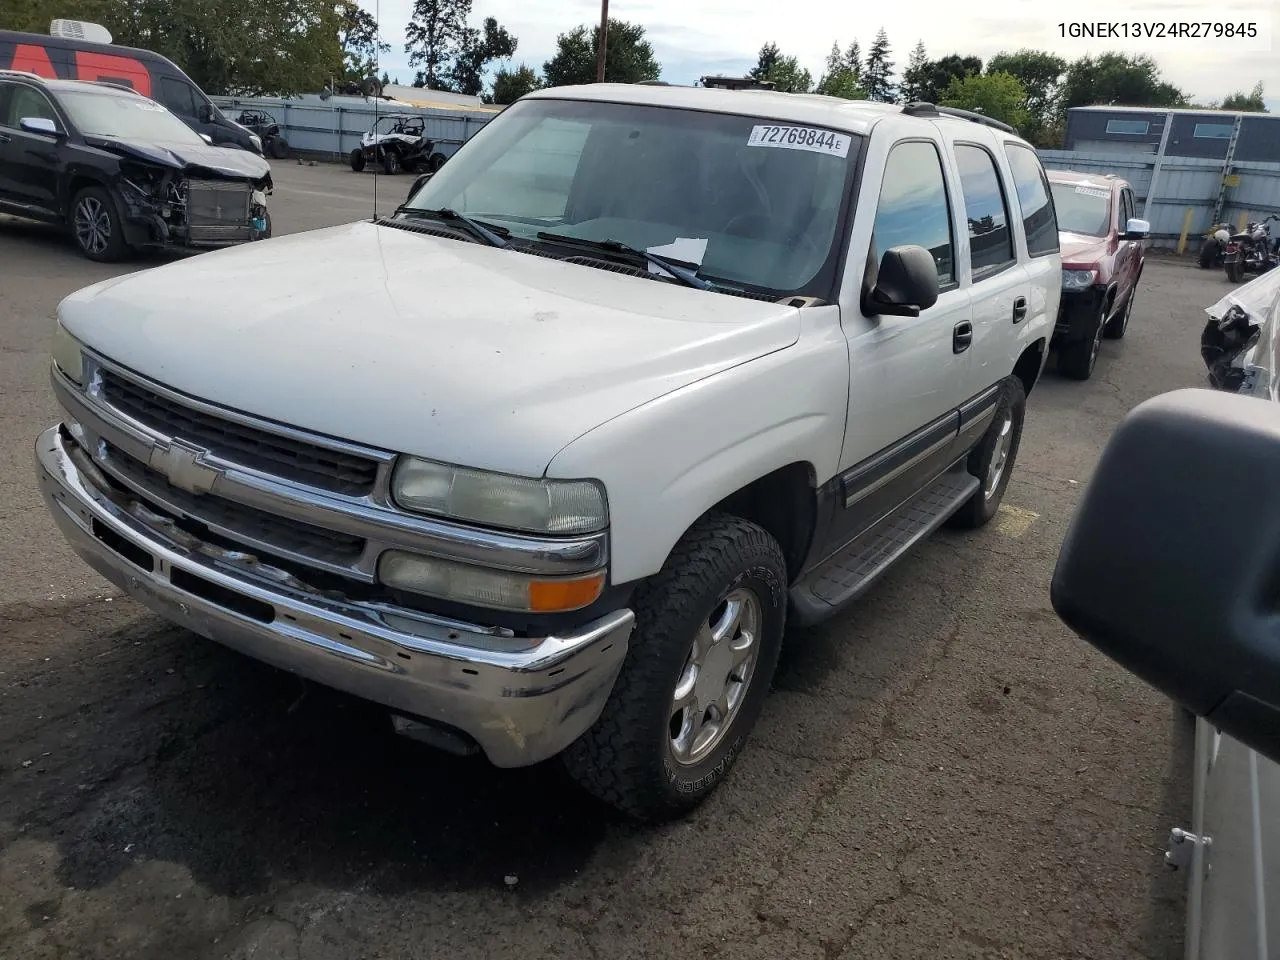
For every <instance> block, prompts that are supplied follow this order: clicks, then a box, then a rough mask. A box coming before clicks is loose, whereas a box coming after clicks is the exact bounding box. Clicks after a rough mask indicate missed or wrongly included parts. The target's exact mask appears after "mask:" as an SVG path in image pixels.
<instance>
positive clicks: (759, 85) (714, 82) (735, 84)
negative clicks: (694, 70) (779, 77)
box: [698, 76, 777, 90]
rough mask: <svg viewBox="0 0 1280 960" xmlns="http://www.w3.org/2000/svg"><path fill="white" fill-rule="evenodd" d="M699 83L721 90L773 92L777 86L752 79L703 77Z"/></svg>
mask: <svg viewBox="0 0 1280 960" xmlns="http://www.w3.org/2000/svg"><path fill="white" fill-rule="evenodd" d="M698 83H700V84H701V85H702V86H704V87H715V88H718V89H720V90H773V89H774V88H775V87H776V86H777V84H775V83H774V82H773V81H772V80H753V79H752V78H751V77H724V76H714V77H702V78H701V79H700V80H699V81H698Z"/></svg>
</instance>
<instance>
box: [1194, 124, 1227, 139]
mask: <svg viewBox="0 0 1280 960" xmlns="http://www.w3.org/2000/svg"><path fill="white" fill-rule="evenodd" d="M1234 130H1235V126H1234V125H1232V124H1230V123H1197V124H1196V132H1195V136H1196V139H1198V140H1230V139H1231V133H1232V131H1234Z"/></svg>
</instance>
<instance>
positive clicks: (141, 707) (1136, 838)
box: [0, 162, 1226, 960]
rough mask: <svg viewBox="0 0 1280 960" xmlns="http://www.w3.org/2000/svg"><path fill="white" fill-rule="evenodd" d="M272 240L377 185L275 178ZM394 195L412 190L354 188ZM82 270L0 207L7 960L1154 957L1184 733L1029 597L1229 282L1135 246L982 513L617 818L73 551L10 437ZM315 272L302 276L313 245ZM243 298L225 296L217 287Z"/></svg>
mask: <svg viewBox="0 0 1280 960" xmlns="http://www.w3.org/2000/svg"><path fill="white" fill-rule="evenodd" d="M275 167H276V177H277V182H278V187H277V189H276V193H275V195H274V197H273V198H272V217H273V224H274V229H275V231H276V232H277V233H289V232H295V231H299V230H307V229H313V228H316V227H320V226H324V225H326V224H334V223H343V222H347V221H350V220H355V219H359V218H361V217H366V216H368V215H369V213H370V211H371V210H372V206H373V197H372V194H373V187H374V184H375V177H374V176H373V175H372V174H369V173H364V174H354V173H352V172H351V171H350V170H348V169H346V168H343V167H329V166H323V165H322V166H314V167H312V166H300V165H297V164H294V163H289V162H277V163H276V165H275ZM376 182H377V188H378V194H379V196H378V207H379V209H380V210H381V211H382V212H389V211H390V209H392V208H393V207H394V206H395V205H396V204H397V203H399V202H400V201H401V200H402V199H403V196H404V192H405V190H407V188H408V186H409V183H410V178H409V177H407V176H398V177H382V176H379V177H377V178H376ZM165 259H166V258H165V257H150V258H148V259H146V260H145V261H142V262H134V263H130V264H125V265H120V266H116V267H104V266H98V265H93V264H90V263H88V262H86V261H84V260H82V259H81V258H80V257H79V256H78V255H77V254H76V253H75V252H74V250H73V249H72V248H71V246H70V244H69V242H67V241H65V240H63V239H62V238H60V237H59V236H57V235H56V234H55V233H54V232H53V231H52V230H50V229H48V228H44V227H39V226H31V225H24V224H21V223H18V222H17V221H12V220H5V219H3V218H0V344H2V345H3V350H0V523H2V527H0V529H3V536H0V649H2V651H3V657H2V658H0V957H4V958H6V960H28V958H31V960H45V958H48V960H53V958H58V960H80V958H85V960H88V958H93V960H110V958H117V957H118V958H128V960H152V958H154V960H177V958H195V960H215V958H218V960H221V958H231V960H248V958H250V957H252V958H256V960H275V958H301V960H313V958H314V960H328V958H334V960H338V958H343V960H346V958H369V960H372V958H396V960H410V958H449V960H470V958H489V960H505V958H513V960H514V958H519V960H532V958H543V957H555V958H565V960H570V958H573V960H576V958H584V960H585V958H591V960H604V958H608V960H629V958H641V957H644V958H665V957H672V958H675V957H681V958H686V957H699V958H716V957H726V958H727V957H732V958H735V960H752V958H760V960H809V958H816V960H862V958H873V957H875V958H878V957H884V958H904V960H905V958H921V960H924V958H928V960H944V958H1027V960H1050V958H1052V960H1061V958H1067V957H1071V958H1090V960H1094V958H1097V960H1104V958H1105V960H1110V958H1151V960H1157V958H1159V960H1165V958H1168V960H1175V958H1178V957H1180V956H1181V950H1182V929H1183V913H1182V911H1183V906H1184V904H1183V900H1184V898H1183V891H1182V878H1181V876H1179V875H1177V874H1171V873H1168V872H1166V871H1165V870H1164V868H1163V866H1162V863H1161V854H1162V851H1163V844H1164V841H1165V839H1166V837H1167V834H1168V830H1169V828H1170V827H1173V826H1177V825H1184V826H1186V825H1189V820H1190V796H1191V783H1190V780H1189V774H1190V750H1191V740H1190V736H1191V734H1190V727H1189V725H1187V724H1184V723H1182V722H1181V720H1180V719H1179V718H1178V717H1177V716H1176V714H1175V711H1174V710H1173V709H1172V708H1171V706H1170V704H1169V703H1168V702H1167V701H1166V700H1164V699H1163V698H1162V697H1160V696H1158V695H1156V694H1154V693H1152V692H1151V691H1149V690H1148V689H1146V688H1145V687H1144V686H1143V685H1142V684H1140V683H1139V682H1137V681H1136V680H1134V679H1133V678H1131V677H1130V676H1129V675H1127V674H1126V673H1125V672H1124V671H1123V670H1121V669H1120V668H1119V667H1118V666H1116V665H1114V664H1112V663H1110V662H1109V661H1107V660H1106V659H1104V658H1103V657H1102V656H1101V655H1099V654H1097V653H1095V652H1094V651H1093V650H1092V649H1091V648H1089V647H1088V646H1087V645H1085V644H1084V643H1083V642H1082V641H1080V640H1078V639H1077V638H1075V637H1074V636H1073V635H1071V634H1070V633H1069V632H1068V631H1067V630H1066V628H1065V627H1063V626H1062V624H1061V623H1060V622H1059V621H1058V619H1057V618H1056V616H1055V615H1054V614H1053V611H1052V609H1051V608H1050V605H1049V597H1048V584H1049V578H1050V574H1051V571H1052V567H1053V563H1054V560H1055V558H1056V555H1057V550H1058V546H1059V543H1060V542H1061V538H1062V536H1063V533H1064V532H1065V528H1066V524H1067V522H1068V521H1069V519H1070V517H1071V514H1072V512H1073V510H1074V509H1075V506H1076V503H1077V502H1078V500H1079V496H1080V493H1081V490H1082V487H1083V485H1084V483H1085V482H1086V481H1087V480H1088V479H1089V475H1090V472H1091V470H1092V468H1093V464H1094V462H1095V460H1096V458H1097V456H1098V453H1099V451H1100V449H1101V447H1102V444H1103V443H1104V442H1105V440H1106V438H1107V437H1108V436H1109V434H1110V432H1111V431H1112V429H1113V428H1114V426H1115V425H1116V423H1117V422H1118V420H1119V419H1120V418H1121V417H1122V416H1123V415H1124V413H1125V412H1127V411H1128V410H1129V409H1131V408H1132V407H1133V406H1134V405H1135V404H1137V403H1139V402H1141V401H1142V400H1144V399H1146V398H1147V397H1150V396H1153V395H1155V394H1157V393H1161V392H1164V391H1167V390H1171V389H1175V388H1178V387H1183V386H1199V385H1202V384H1203V382H1204V377H1203V367H1202V365H1201V362H1200V358H1199V335H1200V330H1201V327H1202V325H1203V321H1204V315H1203V313H1202V312H1201V308H1202V307H1203V306H1205V305H1208V304H1210V303H1212V302H1214V301H1215V300H1217V299H1218V298H1219V297H1220V296H1221V295H1222V293H1223V292H1224V290H1225V289H1226V285H1225V280H1224V279H1223V277H1222V274H1221V273H1220V272H1217V271H1214V272H1207V271H1205V272H1202V271H1199V270H1196V269H1194V268H1192V267H1190V266H1188V265H1185V264H1181V263H1176V262H1172V261H1170V260H1167V259H1163V258H1152V259H1151V260H1150V261H1149V263H1148V266H1147V270H1146V276H1145V277H1144V280H1143V285H1142V288H1141V291H1140V294H1139V299H1138V301H1137V306H1136V308H1135V311H1134V316H1133V320H1132V322H1131V324H1130V329H1129V334H1128V336H1127V337H1126V338H1125V340H1123V341H1121V342H1119V343H1113V342H1111V341H1107V342H1105V343H1104V346H1103V352H1102V357H1101V359H1100V361H1099V367H1098V371H1097V373H1096V374H1095V377H1094V379H1093V380H1091V381H1089V382H1087V383H1077V382H1073V381H1068V380H1064V379H1060V378H1058V377H1057V376H1056V375H1054V374H1053V372H1052V369H1051V370H1050V372H1048V373H1047V374H1046V378H1045V379H1044V380H1043V381H1042V383H1041V384H1040V385H1039V386H1038V387H1037V388H1036V390H1035V391H1034V392H1033V393H1032V395H1031V397H1030V400H1029V403H1028V413H1027V425H1026V432H1025V435H1024V437H1023V444H1022V450H1021V452H1020V454H1019V457H1018V462H1017V465H1016V467H1015V470H1014V474H1013V479H1012V483H1011V485H1010V487H1009V491H1008V494H1007V496H1006V498H1005V507H1004V508H1003V509H1002V511H1001V514H1000V515H999V517H998V518H997V519H996V521H995V522H993V524H992V525H990V526H989V527H988V528H986V529H985V530H982V531H978V532H975V533H962V534H956V533H950V532H947V533H943V534H940V535H938V536H936V537H934V538H933V539H932V540H930V541H929V542H927V543H926V544H924V545H923V546H922V547H921V548H920V549H918V550H917V551H916V552H915V554H914V555H913V556H911V557H910V558H908V559H907V560H906V561H905V562H904V563H903V564H901V565H900V566H899V567H898V568H897V569H896V570H894V571H893V572H892V573H891V574H890V575H889V576H888V577H887V579H885V580H884V581H883V582H881V583H880V584H879V585H878V586H877V587H876V588H875V589H873V590H872V591H871V592H870V593H869V595H868V596H867V597H866V598H865V600H863V601H862V602H861V603H859V604H858V605H857V607H856V608H855V609H853V610H851V611H850V612H848V613H847V614H845V615H844V616H841V617H839V618H838V619H836V620H835V621H833V622H831V623H828V624H826V625H824V626H822V627H821V628H818V629H815V630H811V631H793V632H792V633H791V634H790V635H789V637H788V648H787V651H786V653H785V655H784V661H783V664H782V666H781V668H780V671H779V675H778V678H777V682H776V684H775V690H774V692H773V694H772V695H771V697H770V698H769V700H768V702H767V704H766V707H765V712H764V715H763V717H762V719H761V722H760V724H759V727H758V728H757V730H756V732H755V734H754V736H753V737H752V740H751V742H750V744H749V745H748V748H747V750H746V751H745V753H744V754H743V755H742V757H741V759H740V761H739V763H738V765H737V767H736V769H735V770H734V773H733V775H732V776H731V778H730V779H729V780H728V781H727V782H726V783H725V784H724V786H723V787H722V788H721V789H720V790H719V791H718V793H717V795H716V796H714V797H713V798H712V800H711V801H710V802H708V803H707V804H706V805H705V806H704V807H703V808H702V809H700V810H699V811H698V812H696V813H695V814H694V815H693V816H692V817H691V818H689V819H688V820H687V821H685V822H682V823H679V824H676V825H671V826H667V827H662V828H658V829H653V828H639V827H636V826H634V825H632V824H629V823H627V822H624V821H622V820H620V819H619V818H617V817H615V816H613V815H611V814H610V813H609V812H608V811H606V810H603V809H602V808H601V807H600V806H598V805H596V804H595V803H594V802H592V801H590V800H588V799H586V798H585V797H584V796H583V795H581V794H580V793H579V792H578V791H577V790H576V789H575V788H574V787H573V786H572V785H571V784H570V783H569V782H568V781H567V779H566V778H565V776H564V775H563V774H562V773H561V772H560V770H559V768H558V767H557V765H556V764H555V763H548V764H545V765H542V766H540V767H536V768H532V769H529V770H523V771H497V770H494V769H492V768H489V767H488V766H487V765H486V764H485V763H484V762H483V761H482V760H479V759H467V760H460V759H454V758H449V757H444V756H441V755H439V754H436V753H433V752H432V751H430V750H429V749H428V748H426V747H424V746H421V745H418V744H415V743H412V742H408V741H404V740H400V739H398V738H396V737H395V736H394V735H393V734H392V733H391V731H390V728H389V724H388V722H387V721H386V718H385V716H384V715H383V714H382V713H381V711H379V710H377V709H376V708H373V707H371V706H369V705H366V704H363V703H360V702H358V701H356V700H353V699H351V698H348V697H345V696H343V695H340V694H337V693H334V692H331V691H327V690H324V689H322V688H319V687H316V686H314V685H306V684H304V683H302V682H301V681H299V680H297V679H296V678H294V677H291V676H289V675H287V674H283V673H280V672H277V671H275V670H272V669H270V668H268V667H265V666H263V665H261V664H258V663H256V662H254V661H252V660H249V659H246V658H244V657H241V656H239V655H237V654H234V653H232V652H230V651H228V650H225V649H223V648H221V647H219V646H217V645H215V644H212V643H209V642H207V641H204V640H201V639H199V638H197V637H195V636H193V635H191V634H187V633H184V632H183V631H181V630H178V629H175V628H172V627H170V626H168V625H167V624H165V623H164V622H163V621H161V620H159V619H158V618H156V617H154V616H152V615H150V614H149V613H147V612H146V611H145V610H144V609H143V608H141V607H139V606H138V605H136V604H134V603H133V602H132V601H129V600H127V599H124V598H122V597H121V596H119V595H118V594H117V593H115V592H114V590H113V589H111V588H109V587H108V586H107V585H106V584H105V582H104V581H101V580H99V579H98V578H97V577H96V576H95V575H93V574H92V573H90V572H89V571H88V570H87V568H85V567H84V566H83V565H82V564H81V563H80V562H79V561H78V560H77V559H76V558H75V557H74V556H73V555H72V554H71V553H70V552H69V550H67V549H66V548H65V547H64V546H63V545H62V542H61V540H60V538H59V536H58V534H57V532H56V530H55V528H54V526H53V523H52V521H51V520H50V519H49V518H48V517H47V515H46V513H45V510H44V507H43V505H42V503H41V502H40V500H39V497H38V494H37V492H36V488H35V483H34V478H33V470H32V466H31V456H32V454H31V451H32V444H33V441H34V439H35V437H36V435H37V434H38V433H39V431H40V430H41V429H42V428H43V427H45V426H46V425H48V424H51V423H52V422H54V420H55V419H56V408H55V404H54V401H53V397H52V395H51V392H50V389H49V387H48V384H47V375H46V369H47V344H48V339H49V335H50V333H51V330H52V322H53V321H52V315H53V310H54V308H55V306H56V304H57V302H58V300H59V299H60V298H61V297H63V296H65V295H66V294H68V293H70V292H72V291H73V290H76V289H78V288H80V287H82V286H84V285H86V284H88V283H91V282H93V281H95V280H99V279H102V278H105V277H108V276H112V275H115V274H119V273H124V272H129V271H131V270H136V269H154V268H156V267H158V266H161V265H162V264H163V262H164V260H165ZM317 269H323V265H322V264H318V265H317ZM222 283H226V284H234V283H235V277H234V276H227V277H223V278H220V279H219V280H218V281H217V282H216V283H213V284H211V287H210V296H211V297H216V296H217V287H218V286H219V285H220V284H222Z"/></svg>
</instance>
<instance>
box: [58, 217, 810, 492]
mask: <svg viewBox="0 0 1280 960" xmlns="http://www.w3.org/2000/svg"><path fill="white" fill-rule="evenodd" d="M228 276H234V277H235V283H234V284H230V285H229V284H227V283H226V278H227V277H228ZM59 316H60V318H61V321H62V322H63V324H64V325H65V326H66V327H67V329H68V330H69V331H70V332H71V333H72V334H73V335H75V336H76V337H78V338H79V339H80V340H81V341H82V342H83V343H85V344H87V345H88V346H89V347H91V348H92V349H94V350H97V351H98V352H100V353H102V354H104V355H105V356H107V357H109V358H112V359H114V360H116V361H117V362H119V363H122V364H124V365H126V366H129V367H131V368H133V369H134V370H136V371H137V372H139V373H141V374H144V375H146V376H148V377H151V378H153V379H155V380H157V381H159V382H160V383H163V384H167V385H168V386H170V387H172V388H175V389H177V390H180V391H183V392H185V393H188V394H190V395H192V396H195V397H199V398H201V399H204V400H208V401H212V402H214V403H218V404H222V405H224V406H227V407H231V408H234V409H237V410H241V411H245V412H248V413H253V414H256V415H258V416H261V417H266V418H269V419H273V420H277V421H279V422H281V423H285V424H292V425H296V426H299V427H303V428H306V429H309V430H312V431H316V432H319V433H323V434H327V435H329V436H333V437H338V438H341V439H345V440H350V441H354V442H357V443H363V444H367V445H371V446H375V447H381V448H383V449H387V450H392V451H398V452H403V453H412V454H417V455H419V456H424V457H431V458H435V459H439V460H444V461H448V462H452V463H459V464H465V465H468V466H473V467H479V468H487V469H491V470H503V471H508V472H511V473H518V474H523V475H526V476H540V475H542V473H543V472H544V471H545V470H546V467H547V465H548V464H549V463H550V462H551V460H552V458H553V457H554V456H555V455H556V454H557V453H558V452H559V451H560V450H561V449H562V448H563V447H564V446H565V445H567V444H568V443H570V442H572V441H573V440H575V439H577V438H578V437H579V436H581V435H582V434H583V433H586V432H587V431H588V430H591V429H592V428H594V427H596V426H598V425H600V424H602V423H604V422H605V421H607V420H609V419H611V418H613V417H616V416H618V415H620V414H622V413H625V412H626V411H628V410H630V409H632V408H634V407H636V406H639V405H640V404H643V403H646V402H648V401H650V400H653V399H655V398H657V397H660V396H662V395H663V394H666V393H669V392H670V391H673V390H677V389H679V388H681V387H683V386H686V385H688V384H691V383H693V382H695V381H697V380H701V379H703V378H705V377H709V376H712V375H714V374H716V373H719V372H720V371H723V370H727V369H728V368H730V367H733V366H735V365H737V364H741V363H745V362H747V361H750V360H753V359H755V358H757V357H761V356H763V355H765V354H768V353H772V352H774V351H777V350H781V349H784V348H786V347H788V346H790V345H792V344H794V343H795V342H796V340H797V339H798V337H799V332H800V312H799V310H798V309H796V308H795V307H791V306H784V305H780V304H774V303H766V302H762V301H758V300H749V299H744V298H741V297H732V296H726V295H723V294H715V293H709V292H706V291H701V290H693V289H690V288H688V287H683V286H678V285H676V284H667V283H661V282H655V281H651V280H643V279H640V278H638V277H631V276H625V275H620V274H616V273H612V272H609V271H606V270H600V269H595V268H592V267H586V266H579V265H575V264H568V263H563V262H560V261H557V260H551V259H548V258H545V257H538V256H531V255H528V254H522V253H516V252H514V251H511V250H500V249H497V248H494V247H487V246H483V245H481V244H476V243H469V242H466V241H457V240H449V239H444V238H440V237H432V236H428V235H423V234H417V233H411V232H408V231H404V230H398V229H395V228H391V227H380V226H377V225H375V224H373V223H370V222H361V223H353V224H348V225H346V226H342V227H332V228H328V229H324V230H318V231H314V232H310V233H302V234H294V235H291V236H285V237H278V238H275V239H272V240H264V241H260V242H258V243H253V244H245V245H243V246H241V247H233V248H229V249H225V250H220V251H216V252H211V253H205V254H202V255H201V256H199V257H193V258H191V259H188V260H185V261H180V262H177V263H173V264H169V265H165V266H161V267H157V268H154V269H151V270H147V271H142V272H138V273H134V274H130V275H127V276H124V277H117V278H114V279H111V280H106V281H103V282H102V283H98V284H95V285H93V286H91V287H87V288H85V289H84V290H81V291H79V292H77V293H74V294H72V295H71V296H69V297H68V298H66V299H65V300H64V301H63V302H62V304H61V305H60V306H59ZM746 389H749V387H747V388H746Z"/></svg>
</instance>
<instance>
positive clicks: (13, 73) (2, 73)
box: [0, 70, 44, 80]
mask: <svg viewBox="0 0 1280 960" xmlns="http://www.w3.org/2000/svg"><path fill="white" fill-rule="evenodd" d="M0 77H30V78H31V79H32V80H43V79H44V77H42V76H40V74H38V73H33V72H32V71H30V70H0Z"/></svg>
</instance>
